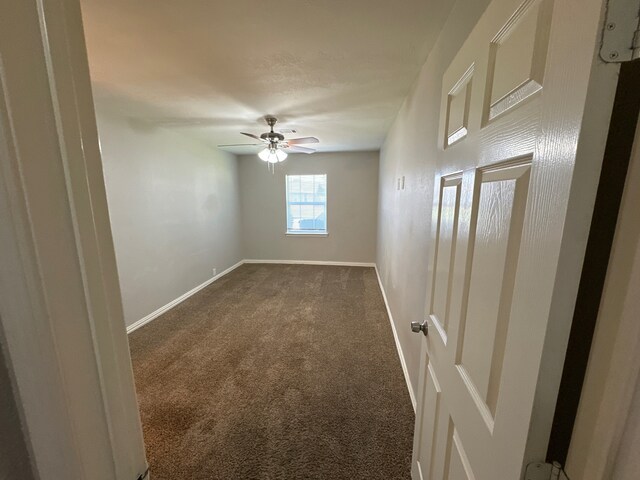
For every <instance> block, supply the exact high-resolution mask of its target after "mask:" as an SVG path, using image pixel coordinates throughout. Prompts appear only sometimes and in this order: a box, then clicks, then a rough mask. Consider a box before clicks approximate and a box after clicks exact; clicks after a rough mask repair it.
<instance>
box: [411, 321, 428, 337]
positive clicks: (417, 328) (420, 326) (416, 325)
mask: <svg viewBox="0 0 640 480" xmlns="http://www.w3.org/2000/svg"><path fill="white" fill-rule="evenodd" d="M411 331H412V332H413V333H420V332H422V333H424V335H425V337H426V336H427V334H428V333H429V325H427V321H426V320H425V321H424V322H422V323H420V322H411Z"/></svg>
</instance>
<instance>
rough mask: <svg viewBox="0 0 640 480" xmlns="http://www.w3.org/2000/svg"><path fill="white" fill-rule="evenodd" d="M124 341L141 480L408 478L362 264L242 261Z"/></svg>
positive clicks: (393, 371) (405, 436) (401, 423)
mask: <svg viewBox="0 0 640 480" xmlns="http://www.w3.org/2000/svg"><path fill="white" fill-rule="evenodd" d="M129 341H130V344H131V352H132V358H133V367H134V371H135V378H136V386H137V391H138V399H139V403H140V412H141V415H142V424H143V428H144V436H145V443H146V447H147V457H148V460H149V464H150V470H151V478H152V479H153V480H201V479H202V480H204V479H207V480H213V479H220V480H236V479H243V480H244V479H287V480H288V479H385V480H391V479H409V478H410V460H411V448H412V435H413V422H414V414H413V409H412V408H411V402H410V399H409V395H408V393H407V388H406V386H405V383H404V377H403V375H402V369H401V366H400V361H399V359H398V355H397V353H396V349H395V345H394V341H393V334H392V332H391V327H390V325H389V320H388V317H387V313H386V310H385V306H384V302H383V299H382V295H381V293H380V289H379V287H378V284H377V281H376V274H375V271H374V270H373V269H372V268H359V267H334V266H311V265H255V264H254V265H243V266H242V267H240V268H238V269H236V270H235V271H233V272H232V273H230V274H228V275H226V276H224V277H222V278H221V279H219V280H218V281H216V282H215V283H213V284H212V285H210V286H209V287H207V288H205V289H204V290H202V291H200V292H199V293H197V294H196V295H194V296H192V297H191V298H189V299H188V300H186V301H185V302H183V303H181V304H180V305H178V306H176V307H175V308H173V309H172V310H171V311H169V312H167V313H166V314H164V315H163V316H161V317H160V318H158V319H156V320H154V321H153V322H152V323H150V324H148V325H146V326H145V327H143V328H141V329H139V330H137V331H135V332H134V333H132V334H131V335H130V337H129Z"/></svg>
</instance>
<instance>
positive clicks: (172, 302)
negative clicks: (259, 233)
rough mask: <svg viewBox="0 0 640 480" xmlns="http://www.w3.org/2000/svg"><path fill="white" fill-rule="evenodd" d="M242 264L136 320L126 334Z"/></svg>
mask: <svg viewBox="0 0 640 480" xmlns="http://www.w3.org/2000/svg"><path fill="white" fill-rule="evenodd" d="M243 263H244V260H240V261H239V262H238V263H236V264H235V265H233V266H231V267H229V268H227V269H226V270H225V271H224V272H220V273H219V274H217V275H216V276H215V277H212V278H210V279H209V280H207V281H206V282H204V283H201V284H200V285H198V286H197V287H195V288H192V289H191V290H189V291H188V292H187V293H185V294H184V295H180V296H179V297H178V298H176V299H175V300H172V301H170V302H169V303H167V304H166V305H164V306H162V307H160V308H159V309H157V310H155V311H154V312H151V313H150V314H149V315H147V316H146V317H143V318H141V319H140V320H138V321H137V322H135V323H132V324H131V325H129V326H128V327H127V333H131V332H133V331H134V330H137V329H138V328H140V327H142V326H143V325H146V324H147V323H149V322H150V321H151V320H155V319H156V318H158V317H159V316H160V315H162V314H163V313H165V312H166V311H168V310H171V309H172V308H173V307H175V306H176V305H178V304H179V303H181V302H183V301H185V300H186V299H187V298H189V297H190V296H191V295H193V294H195V293H197V292H199V291H200V290H202V289H203V288H205V287H207V286H209V285H211V284H212V283H213V282H215V281H216V280H218V279H219V278H220V277H224V276H225V275H226V274H227V273H229V272H231V271H233V270H235V269H236V268H238V267H239V266H240V265H242V264H243Z"/></svg>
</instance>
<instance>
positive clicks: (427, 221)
mask: <svg viewBox="0 0 640 480" xmlns="http://www.w3.org/2000/svg"><path fill="white" fill-rule="evenodd" d="M488 3H489V0H459V1H458V2H457V3H456V5H455V6H454V8H453V10H452V12H451V14H450V16H449V18H448V19H447V22H446V23H445V25H444V27H443V30H442V32H441V33H440V35H439V37H438V41H437V43H436V45H435V47H434V48H433V50H432V51H431V53H430V54H429V57H428V58H427V61H426V63H425V65H424V66H423V68H422V71H421V73H420V75H419V77H418V79H417V81H416V83H415V84H414V86H413V87H412V89H411V91H410V92H409V95H408V97H407V99H406V100H405V103H404V105H403V106H402V109H401V110H400V112H399V114H398V116H397V118H396V120H395V122H394V123H393V125H392V127H391V129H390V131H389V134H388V136H387V139H386V141H385V143H384V145H383V148H382V150H381V152H380V190H379V198H378V242H377V248H378V250H377V257H376V258H377V259H376V263H377V264H378V269H379V271H380V276H381V279H382V283H383V285H384V288H385V291H386V294H387V299H388V301H389V304H390V308H391V312H392V315H393V319H394V322H395V323H396V329H397V331H398V338H399V341H400V344H401V346H402V350H403V354H404V356H405V362H406V364H407V369H408V371H409V376H410V378H411V384H412V386H413V390H414V392H416V393H417V388H418V373H419V369H420V365H419V360H420V358H419V357H420V338H419V336H418V335H415V334H412V333H411V332H410V330H409V323H410V322H411V321H415V320H422V319H423V318H424V306H425V295H426V287H427V264H428V259H429V250H430V248H431V245H430V230H431V204H432V201H433V189H434V186H433V179H434V175H435V164H434V157H435V152H434V149H435V148H437V147H436V145H437V143H438V142H437V141H436V136H437V134H438V121H439V115H440V96H441V89H442V85H441V79H442V74H443V73H444V71H445V70H446V68H447V66H448V65H449V63H450V62H451V60H452V59H453V57H454V55H455V53H456V52H457V50H458V49H459V48H460V47H461V45H462V43H463V42H464V40H465V39H466V37H467V35H468V34H469V32H470V31H471V29H472V28H473V26H474V24H475V23H476V21H477V20H478V18H479V17H480V15H481V14H482V12H483V11H484V9H485V8H486V6H487V4H488ZM402 176H404V177H405V189H404V190H397V178H398V177H402Z"/></svg>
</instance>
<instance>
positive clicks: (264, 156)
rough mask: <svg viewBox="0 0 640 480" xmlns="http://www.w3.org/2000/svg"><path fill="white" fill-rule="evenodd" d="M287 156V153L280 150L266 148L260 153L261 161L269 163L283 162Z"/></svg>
mask: <svg viewBox="0 0 640 480" xmlns="http://www.w3.org/2000/svg"><path fill="white" fill-rule="evenodd" d="M287 156H288V155H287V152H283V151H282V150H280V149H279V148H265V149H264V150H261V151H260V153H258V157H260V160H262V161H264V162H269V163H279V162H283V161H284V160H285V159H286V158H287Z"/></svg>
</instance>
